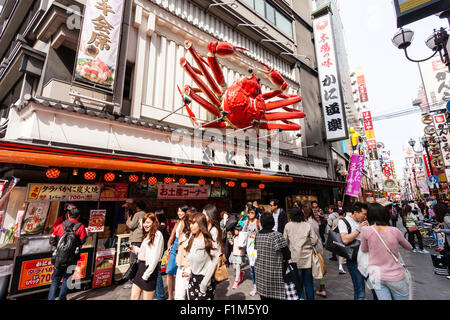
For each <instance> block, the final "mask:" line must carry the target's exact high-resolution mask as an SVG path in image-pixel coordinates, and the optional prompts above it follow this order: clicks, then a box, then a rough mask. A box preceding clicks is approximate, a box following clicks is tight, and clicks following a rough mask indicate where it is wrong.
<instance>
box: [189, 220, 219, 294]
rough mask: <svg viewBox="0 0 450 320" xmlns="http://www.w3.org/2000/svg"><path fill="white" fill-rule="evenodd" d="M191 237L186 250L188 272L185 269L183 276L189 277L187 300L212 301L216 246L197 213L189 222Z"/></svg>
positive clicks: (204, 222) (216, 258)
mask: <svg viewBox="0 0 450 320" xmlns="http://www.w3.org/2000/svg"><path fill="white" fill-rule="evenodd" d="M190 228H191V237H190V239H189V244H188V246H187V248H186V252H187V253H188V256H187V257H188V260H189V265H190V270H187V269H185V270H184V273H183V276H185V277H189V285H188V299H189V300H212V299H214V294H215V286H214V285H212V284H211V279H212V278H213V276H214V272H215V271H216V266H217V262H218V257H219V252H218V250H217V245H216V243H215V242H214V241H213V238H212V236H211V234H210V233H209V232H208V223H207V221H206V217H205V215H204V214H201V213H197V214H195V215H194V216H193V217H192V220H191V225H190Z"/></svg>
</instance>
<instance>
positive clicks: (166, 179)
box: [164, 177, 173, 184]
mask: <svg viewBox="0 0 450 320" xmlns="http://www.w3.org/2000/svg"><path fill="white" fill-rule="evenodd" d="M172 181H173V178H171V177H165V178H164V183H166V184H169V183H171V182H172Z"/></svg>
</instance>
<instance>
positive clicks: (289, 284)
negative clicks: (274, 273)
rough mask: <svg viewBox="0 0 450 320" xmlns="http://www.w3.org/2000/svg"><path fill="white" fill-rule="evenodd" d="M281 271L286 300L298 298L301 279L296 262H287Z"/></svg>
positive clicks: (301, 283)
mask: <svg viewBox="0 0 450 320" xmlns="http://www.w3.org/2000/svg"><path fill="white" fill-rule="evenodd" d="M284 268H285V271H284V272H283V280H284V289H285V291H286V298H287V300H299V298H300V295H299V292H301V291H302V289H303V280H302V279H301V278H300V277H299V276H298V269H297V264H295V263H287V264H286V265H285V267H284Z"/></svg>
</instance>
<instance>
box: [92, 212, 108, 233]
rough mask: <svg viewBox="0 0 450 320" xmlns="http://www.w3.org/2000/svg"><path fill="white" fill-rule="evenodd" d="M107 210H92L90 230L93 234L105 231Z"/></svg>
mask: <svg viewBox="0 0 450 320" xmlns="http://www.w3.org/2000/svg"><path fill="white" fill-rule="evenodd" d="M105 219H106V209H100V210H91V215H90V217H89V226H88V230H89V232H91V233H95V232H103V231H105Z"/></svg>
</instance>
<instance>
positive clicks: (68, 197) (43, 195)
mask: <svg viewBox="0 0 450 320" xmlns="http://www.w3.org/2000/svg"><path fill="white" fill-rule="evenodd" d="M100 189H101V187H100V186H99V185H95V184H45V183H39V184H33V183H30V184H28V191H27V199H28V201H97V200H98V199H99V198H100Z"/></svg>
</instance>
